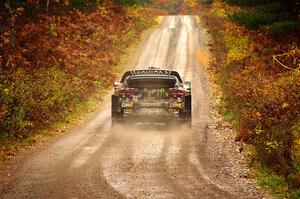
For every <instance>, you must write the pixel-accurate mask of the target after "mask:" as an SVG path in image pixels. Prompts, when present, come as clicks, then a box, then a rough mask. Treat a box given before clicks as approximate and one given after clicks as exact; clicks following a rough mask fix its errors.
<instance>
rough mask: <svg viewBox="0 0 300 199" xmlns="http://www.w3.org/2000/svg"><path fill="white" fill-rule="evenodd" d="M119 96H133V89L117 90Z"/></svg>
mask: <svg viewBox="0 0 300 199" xmlns="http://www.w3.org/2000/svg"><path fill="white" fill-rule="evenodd" d="M118 92H119V94H120V95H133V94H134V93H135V89H134V88H120V89H119V90H118Z"/></svg>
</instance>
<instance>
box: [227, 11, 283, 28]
mask: <svg viewBox="0 0 300 199" xmlns="http://www.w3.org/2000/svg"><path fill="white" fill-rule="evenodd" d="M228 18H229V20H230V21H232V22H234V23H236V24H238V25H243V26H245V27H247V28H249V29H258V28H259V27H260V26H264V25H268V24H272V23H274V22H276V21H279V20H280V19H281V16H280V15H279V14H272V13H263V12H253V13H252V12H245V11H239V12H234V13H232V14H229V15H228Z"/></svg>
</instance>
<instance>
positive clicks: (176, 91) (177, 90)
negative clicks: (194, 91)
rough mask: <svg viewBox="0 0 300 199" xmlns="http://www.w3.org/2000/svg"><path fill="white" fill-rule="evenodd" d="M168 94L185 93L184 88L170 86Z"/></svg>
mask: <svg viewBox="0 0 300 199" xmlns="http://www.w3.org/2000/svg"><path fill="white" fill-rule="evenodd" d="M169 91H170V94H171V95H184V94H185V90H184V89H181V88H178V89H177V88H170V90H169Z"/></svg>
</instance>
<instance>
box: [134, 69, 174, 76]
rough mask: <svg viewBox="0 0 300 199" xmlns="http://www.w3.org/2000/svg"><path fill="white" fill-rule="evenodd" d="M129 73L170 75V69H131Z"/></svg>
mask: <svg viewBox="0 0 300 199" xmlns="http://www.w3.org/2000/svg"><path fill="white" fill-rule="evenodd" d="M130 74H131V75H171V71H170V70H133V71H130Z"/></svg>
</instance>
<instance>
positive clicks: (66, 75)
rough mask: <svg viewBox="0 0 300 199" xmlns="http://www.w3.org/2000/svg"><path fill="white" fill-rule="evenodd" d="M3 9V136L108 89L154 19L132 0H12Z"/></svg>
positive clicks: (42, 123) (40, 124) (30, 128)
mask: <svg viewBox="0 0 300 199" xmlns="http://www.w3.org/2000/svg"><path fill="white" fill-rule="evenodd" d="M119 3H122V5H120V4H119ZM127 3H130V5H123V4H127ZM135 3H139V2H138V1H136V2H135ZM0 17H1V18H0V20H1V27H0V28H1V30H0V31H1V37H0V52H1V54H0V64H1V68H0V69H1V70H0V103H1V107H0V129H1V131H0V137H1V138H21V137H27V136H28V135H29V134H30V133H32V132H34V131H35V130H37V129H41V128H44V127H47V126H49V124H51V123H53V122H55V121H58V120H61V119H63V118H64V116H65V115H66V114H68V112H71V111H72V110H73V109H74V108H75V107H76V106H77V105H78V104H79V103H81V102H82V101H84V100H86V99H87V98H88V97H89V96H91V95H93V94H94V93H96V92H101V91H103V90H105V88H106V87H108V86H109V85H111V83H112V80H113V79H114V77H115V74H116V72H117V65H118V63H119V61H120V57H121V56H122V54H124V53H126V50H127V48H128V47H130V46H132V44H134V43H135V41H136V39H137V38H139V36H140V35H141V32H142V31H143V30H145V29H146V28H147V27H149V26H151V25H152V24H154V23H155V20H154V17H153V15H152V13H151V12H150V8H143V7H140V6H137V5H136V6H134V7H133V1H130V2H129V1H117V2H116V3H114V2H111V1H103V2H98V3H96V2H95V1H76V0H72V1H50V2H49V1H34V0H33V1H29V0H28V1H21V0H20V1H6V4H3V2H2V4H1V16H0Z"/></svg>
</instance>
